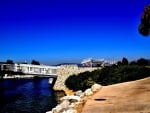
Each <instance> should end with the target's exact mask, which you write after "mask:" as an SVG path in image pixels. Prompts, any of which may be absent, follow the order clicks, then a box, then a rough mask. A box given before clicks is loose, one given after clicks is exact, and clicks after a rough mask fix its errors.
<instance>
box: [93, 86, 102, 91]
mask: <svg viewBox="0 0 150 113" xmlns="http://www.w3.org/2000/svg"><path fill="white" fill-rule="evenodd" d="M101 88H102V86H101V85H100V84H94V85H93V86H92V87H91V90H92V91H93V92H95V91H98V90H99V89H101Z"/></svg>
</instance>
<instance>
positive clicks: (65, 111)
mask: <svg viewBox="0 0 150 113" xmlns="http://www.w3.org/2000/svg"><path fill="white" fill-rule="evenodd" d="M61 113H77V111H76V110H75V109H72V108H69V109H66V110H64V111H63V112H61Z"/></svg>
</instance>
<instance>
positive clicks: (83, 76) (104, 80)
mask: <svg viewBox="0 0 150 113" xmlns="http://www.w3.org/2000/svg"><path fill="white" fill-rule="evenodd" d="M148 76H150V68H147V67H144V66H137V65H119V66H111V67H104V68H103V69H101V70H95V71H93V72H84V73H80V74H79V75H72V76H70V77H69V78H68V79H67V80H66V81H65V84H66V86H67V87H68V88H69V89H73V90H74V91H77V90H83V91H84V90H85V89H87V88H90V87H91V86H92V85H93V84H94V83H99V84H101V85H111V84H115V83H121V82H127V81H132V80H138V79H142V78H145V77H148Z"/></svg>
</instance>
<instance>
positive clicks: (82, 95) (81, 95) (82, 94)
mask: <svg viewBox="0 0 150 113" xmlns="http://www.w3.org/2000/svg"><path fill="white" fill-rule="evenodd" d="M74 95H75V96H79V97H80V98H82V97H84V93H83V92H82V91H81V90H79V91H76V92H75V94H74Z"/></svg>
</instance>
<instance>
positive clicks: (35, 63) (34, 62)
mask: <svg viewBox="0 0 150 113" xmlns="http://www.w3.org/2000/svg"><path fill="white" fill-rule="evenodd" d="M31 64H33V65H40V63H39V61H36V60H32V62H31Z"/></svg>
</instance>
